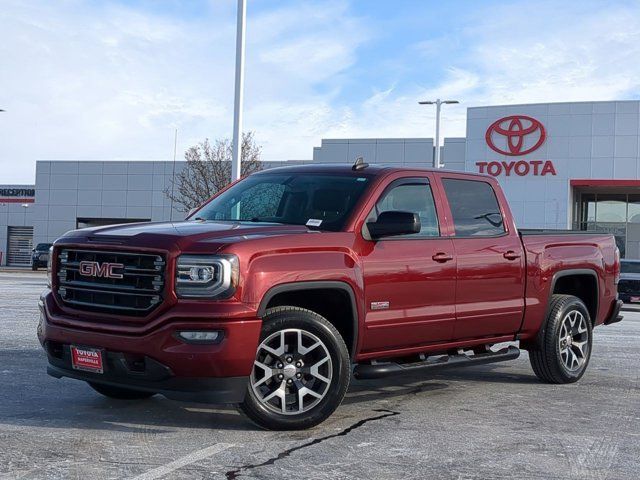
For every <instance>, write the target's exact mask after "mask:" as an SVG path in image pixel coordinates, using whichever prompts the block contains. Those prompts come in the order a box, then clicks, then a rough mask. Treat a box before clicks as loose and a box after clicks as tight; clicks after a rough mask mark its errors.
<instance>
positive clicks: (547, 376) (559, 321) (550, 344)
mask: <svg viewBox="0 0 640 480" xmlns="http://www.w3.org/2000/svg"><path fill="white" fill-rule="evenodd" d="M580 316H581V318H583V319H584V322H581V320H580ZM572 317H573V318H575V319H576V323H578V322H580V324H582V325H583V327H581V328H582V329H585V331H583V332H581V333H576V334H575V336H571V335H570V336H569V337H570V338H569V341H568V342H567V341H566V340H565V341H563V340H562V338H561V336H562V334H563V333H564V332H565V331H566V330H562V329H563V323H564V322H565V321H567V322H569V323H570V322H571V318H572ZM567 318H568V320H567ZM579 329H580V328H579ZM592 332H593V328H592V324H591V318H590V316H589V311H588V310H587V307H586V306H585V304H584V303H583V302H582V300H580V299H579V298H577V297H574V296H572V295H552V296H551V302H550V304H549V313H548V314H547V318H546V320H545V322H544V324H543V326H542V329H541V330H540V333H539V337H538V342H537V345H535V346H532V347H531V348H530V349H529V360H530V361H531V367H532V368H533V371H534V373H535V374H536V376H537V377H538V378H539V379H540V380H542V381H543V382H547V383H557V384H559V383H573V382H577V381H578V380H580V378H581V377H582V375H584V372H585V370H586V369H587V366H588V365H589V359H590V358H591V346H592V342H593V335H592ZM564 338H567V337H566V336H565V337H564ZM574 338H578V339H579V341H578V340H574ZM583 342H586V343H584V345H582V346H581V347H580V348H578V347H577V345H579V344H582V343H583ZM585 346H586V348H584V347H585ZM567 350H569V351H567ZM583 350H584V353H583V355H582V359H578V357H579V356H580V352H582V351H583ZM562 352H564V353H562ZM574 357H575V358H576V359H577V362H578V364H575V368H569V367H568V366H567V363H572V366H574V365H573V364H574V362H573V358H574Z"/></svg>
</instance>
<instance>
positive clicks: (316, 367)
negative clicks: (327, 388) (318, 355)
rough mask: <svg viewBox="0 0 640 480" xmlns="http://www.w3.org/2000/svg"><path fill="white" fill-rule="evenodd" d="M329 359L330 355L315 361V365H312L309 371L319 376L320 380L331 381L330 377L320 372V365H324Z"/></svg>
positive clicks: (316, 376) (314, 375)
mask: <svg viewBox="0 0 640 480" xmlns="http://www.w3.org/2000/svg"><path fill="white" fill-rule="evenodd" d="M328 361H329V357H324V358H323V359H322V360H320V361H319V362H317V363H315V364H314V365H312V366H311V369H310V370H309V373H310V374H311V375H312V376H313V377H315V378H317V379H318V380H322V381H323V382H325V383H329V382H331V379H330V378H327V377H325V376H324V375H322V374H321V373H320V371H319V370H320V367H321V366H322V365H324V364H325V363H327V362H328Z"/></svg>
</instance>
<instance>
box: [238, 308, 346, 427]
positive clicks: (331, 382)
mask: <svg viewBox="0 0 640 480" xmlns="http://www.w3.org/2000/svg"><path fill="white" fill-rule="evenodd" d="M350 375H351V369H350V360H349V352H348V351H347V347H346V345H345V343H344V340H343V339H342V337H341V336H340V334H339V333H338V331H337V330H336V328H335V327H334V326H333V325H331V323H329V322H328V321H327V320H326V319H325V318H324V317H322V316H320V315H318V314H317V313H315V312H312V311H310V310H306V309H303V308H298V307H276V308H273V309H270V310H268V311H267V314H266V315H265V317H264V323H263V327H262V333H261V336H260V345H259V346H258V350H257V352H256V359H255V361H254V366H253V371H252V373H251V377H250V382H249V386H248V389H247V395H246V397H245V400H244V402H243V403H242V404H240V409H241V411H242V412H243V413H244V414H246V415H247V416H248V417H249V418H250V419H251V420H252V421H253V422H255V423H256V424H258V425H259V426H261V427H264V428H268V429H272V430H300V429H305V428H310V427H313V426H315V425H317V424H319V423H320V422H322V421H324V420H325V419H326V418H327V417H329V415H331V414H332V413H333V412H334V411H335V410H336V408H338V406H339V405H340V403H341V402H342V398H343V397H344V395H345V393H346V391H347V387H348V386H349V379H350Z"/></svg>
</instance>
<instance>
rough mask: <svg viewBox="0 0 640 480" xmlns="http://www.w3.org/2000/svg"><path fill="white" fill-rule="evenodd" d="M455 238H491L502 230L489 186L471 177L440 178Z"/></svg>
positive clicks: (500, 217)
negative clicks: (466, 178)
mask: <svg viewBox="0 0 640 480" xmlns="http://www.w3.org/2000/svg"><path fill="white" fill-rule="evenodd" d="M442 183H443V184H444V190H445V193H446V195H447V199H448V200H449V206H450V207H451V215H452V216H453V226H454V229H455V234H456V236H457V237H490V236H495V235H501V234H503V233H504V231H505V230H504V220H503V218H502V214H501V213H500V207H499V206H498V199H497V198H496V194H495V192H494V191H493V188H492V187H491V185H489V184H488V183H486V182H480V181H473V180H457V179H452V178H445V179H443V180H442Z"/></svg>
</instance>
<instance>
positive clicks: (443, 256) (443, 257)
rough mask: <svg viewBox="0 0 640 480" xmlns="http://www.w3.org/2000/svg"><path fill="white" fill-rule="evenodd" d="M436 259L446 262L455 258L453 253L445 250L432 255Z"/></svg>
mask: <svg viewBox="0 0 640 480" xmlns="http://www.w3.org/2000/svg"><path fill="white" fill-rule="evenodd" d="M431 258H432V259H433V260H434V261H436V262H440V263H444V262H448V261H450V260H453V255H450V254H448V253H444V252H438V253H436V254H435V255H434V256H433V257H431Z"/></svg>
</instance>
